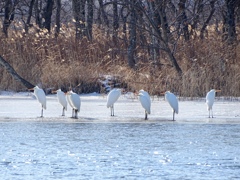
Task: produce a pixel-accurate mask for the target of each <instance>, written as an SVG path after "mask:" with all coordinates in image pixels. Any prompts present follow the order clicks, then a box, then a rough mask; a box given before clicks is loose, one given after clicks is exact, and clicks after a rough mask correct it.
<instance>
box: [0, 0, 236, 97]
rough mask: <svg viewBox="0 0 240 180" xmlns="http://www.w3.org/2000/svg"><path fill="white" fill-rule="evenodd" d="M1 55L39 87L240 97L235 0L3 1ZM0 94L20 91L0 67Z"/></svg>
mask: <svg viewBox="0 0 240 180" xmlns="http://www.w3.org/2000/svg"><path fill="white" fill-rule="evenodd" d="M0 16H1V18H2V26H1V29H2V31H1V33H0V36H1V40H0V41H1V45H0V55H2V56H3V57H4V58H5V59H6V60H8V62H9V63H10V64H12V65H13V67H14V68H15V70H16V71H17V72H18V73H19V74H20V75H21V76H23V77H24V78H25V79H27V80H29V81H31V82H32V83H34V84H38V83H41V84H42V86H43V87H44V88H52V87H54V88H57V87H62V88H68V87H76V86H77V85H78V84H80V85H81V86H79V87H78V88H77V89H76V91H78V92H79V93H81V92H91V91H96V90H98V91H101V89H102V88H101V86H100V84H99V83H98V82H99V79H101V78H102V77H103V75H108V74H109V75H113V76H115V77H116V78H117V81H119V82H120V83H121V86H122V87H125V88H128V89H129V90H135V89H140V88H144V89H146V90H148V91H149V92H150V93H151V94H158V93H159V92H161V91H164V90H172V91H174V92H176V93H178V94H179V95H183V96H203V95H205V93H206V92H207V91H208V90H209V89H211V88H221V89H222V95H226V96H240V79H239V78H240V68H239V65H240V62H239V58H240V54H239V53H240V46H239V39H238V38H239V37H238V33H239V27H240V26H239V24H240V2H239V1H238V0H195V1H193V0H124V1H123V0H72V1H67V0H0ZM0 76H1V77H2V78H1V79H0V89H13V90H21V89H23V86H22V85H21V84H19V83H18V82H14V80H13V79H12V78H11V76H10V75H9V74H8V73H6V71H5V70H4V69H3V68H0Z"/></svg>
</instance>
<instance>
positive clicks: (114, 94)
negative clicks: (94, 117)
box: [107, 89, 121, 116]
mask: <svg viewBox="0 0 240 180" xmlns="http://www.w3.org/2000/svg"><path fill="white" fill-rule="evenodd" d="M120 96H121V89H112V90H111V91H110V92H109V93H108V95H107V108H109V107H110V108H111V116H114V103H115V102H116V101H117V100H118V98H119V97H120Z"/></svg>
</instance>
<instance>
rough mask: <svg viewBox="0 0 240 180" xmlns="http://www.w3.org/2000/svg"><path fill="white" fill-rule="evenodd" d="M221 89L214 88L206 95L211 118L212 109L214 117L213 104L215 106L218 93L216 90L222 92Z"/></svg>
mask: <svg viewBox="0 0 240 180" xmlns="http://www.w3.org/2000/svg"><path fill="white" fill-rule="evenodd" d="M220 91H221V90H215V89H212V90H211V91H209V92H208V93H207V95H206V104H207V109H208V111H209V116H208V117H209V118H210V111H212V118H213V110H212V106H213V103H214V99H215V94H216V92H220Z"/></svg>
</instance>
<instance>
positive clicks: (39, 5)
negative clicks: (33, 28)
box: [34, 0, 43, 28]
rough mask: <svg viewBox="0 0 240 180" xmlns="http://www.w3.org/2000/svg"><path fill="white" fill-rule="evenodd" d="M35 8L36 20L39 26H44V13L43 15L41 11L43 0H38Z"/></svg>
mask: <svg viewBox="0 0 240 180" xmlns="http://www.w3.org/2000/svg"><path fill="white" fill-rule="evenodd" d="M34 9H35V20H36V24H37V25H38V27H39V28H42V26H43V25H42V15H41V11H42V1H41V0H40V1H39V0H36V2H35V5H34Z"/></svg>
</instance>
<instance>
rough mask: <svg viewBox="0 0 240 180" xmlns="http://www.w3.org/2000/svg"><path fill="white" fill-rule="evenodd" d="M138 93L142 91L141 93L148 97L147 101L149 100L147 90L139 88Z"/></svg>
mask: <svg viewBox="0 0 240 180" xmlns="http://www.w3.org/2000/svg"><path fill="white" fill-rule="evenodd" d="M139 93H142V94H143V95H145V96H146V97H147V98H148V99H149V101H151V98H150V95H149V94H148V92H147V91H144V90H143V89H141V90H139Z"/></svg>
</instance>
